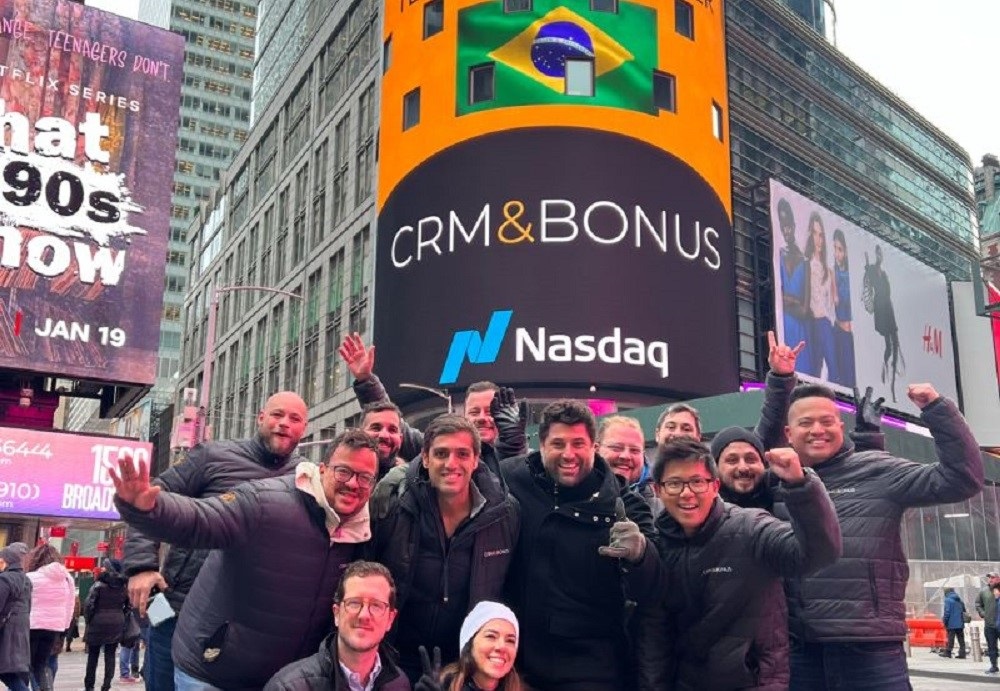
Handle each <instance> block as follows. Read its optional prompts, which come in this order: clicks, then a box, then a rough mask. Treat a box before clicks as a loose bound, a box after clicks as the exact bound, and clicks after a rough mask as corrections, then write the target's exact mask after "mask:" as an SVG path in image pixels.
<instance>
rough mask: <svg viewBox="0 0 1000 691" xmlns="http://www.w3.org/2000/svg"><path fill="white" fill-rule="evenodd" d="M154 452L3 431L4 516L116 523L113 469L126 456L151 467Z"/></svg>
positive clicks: (116, 442) (111, 441)
mask: <svg viewBox="0 0 1000 691" xmlns="http://www.w3.org/2000/svg"><path fill="white" fill-rule="evenodd" d="M152 450H153V446H152V444H149V443H147V442H141V441H137V440H135V439H117V438H114V437H90V436H84V435H81V434H63V433H57V432H39V431H36V430H29V429H19V428H12V427H0V513H16V514H29V515H33V516H68V517H76V518H100V519H107V520H117V519H118V512H117V511H115V506H114V502H113V500H114V494H115V488H114V485H113V484H112V482H111V476H110V475H108V468H111V467H117V463H118V460H119V459H120V458H122V457H123V456H125V455H126V454H127V455H130V456H131V457H132V458H133V460H141V461H143V462H144V463H146V464H148V463H149V461H150V457H151V455H152Z"/></svg>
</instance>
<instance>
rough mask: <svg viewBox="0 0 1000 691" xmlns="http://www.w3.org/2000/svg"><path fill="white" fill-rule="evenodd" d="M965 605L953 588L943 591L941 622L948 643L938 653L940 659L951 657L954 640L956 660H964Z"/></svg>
mask: <svg viewBox="0 0 1000 691" xmlns="http://www.w3.org/2000/svg"><path fill="white" fill-rule="evenodd" d="M965 617H966V614H965V603H964V602H962V598H960V597H959V596H958V593H956V592H955V589H954V588H945V589H944V614H942V615H941V621H942V622H944V628H945V629H947V631H948V643H947V645H946V646H945V649H944V650H943V651H941V653H939V654H940V655H941V657H951V651H952V650H953V649H954V648H955V639H956V638H957V639H958V655H957V656H956V659H958V660H964V659H965Z"/></svg>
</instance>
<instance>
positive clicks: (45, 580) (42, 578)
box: [24, 545, 76, 691]
mask: <svg viewBox="0 0 1000 691" xmlns="http://www.w3.org/2000/svg"><path fill="white" fill-rule="evenodd" d="M62 561H63V560H62V555H60V554H59V552H58V551H57V550H56V549H55V548H54V547H52V546H51V545H39V546H38V547H35V549H33V550H31V551H30V552H28V554H27V557H26V558H25V563H24V566H25V570H26V571H27V576H28V579H29V580H30V581H31V585H32V591H31V616H30V620H31V635H30V640H31V676H32V679H33V681H34V684H33V685H35V684H37V686H38V688H39V689H41V691H52V685H53V683H54V681H55V672H53V671H52V667H51V665H50V662H49V658H51V657H52V656H53V655H57V654H58V652H57V651H58V650H62V640H61V639H60V636H61V635H62V632H63V631H65V630H66V629H68V628H69V625H70V619H72V617H73V604H74V603H75V601H76V589H75V586H74V584H73V577H72V576H70V575H69V571H67V570H66V567H65V566H63V563H62Z"/></svg>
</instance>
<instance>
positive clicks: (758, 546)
mask: <svg viewBox="0 0 1000 691" xmlns="http://www.w3.org/2000/svg"><path fill="white" fill-rule="evenodd" d="M765 456H766V460H767V461H768V462H769V463H770V467H771V472H772V473H773V474H774V475H775V476H776V477H777V478H779V479H780V481H781V483H780V485H778V487H777V489H776V492H777V494H778V496H780V497H781V499H782V501H783V502H784V503H785V505H786V506H787V507H788V513H789V515H790V521H789V522H785V521H780V520H778V519H776V518H774V517H773V516H771V515H770V514H769V513H767V512H766V511H763V510H761V509H744V508H741V507H738V506H733V505H731V504H726V503H725V502H723V501H722V499H721V498H720V497H719V470H718V467H717V466H716V464H715V460H714V459H713V458H712V454H711V452H710V451H709V450H708V448H707V447H706V446H705V445H704V444H701V443H699V442H696V441H694V440H693V439H675V440H673V441H671V442H668V443H667V444H665V445H664V446H662V447H660V449H659V450H658V452H657V457H656V461H655V463H654V464H653V477H654V478H656V485H657V493H658V495H659V497H660V500H661V501H662V502H663V507H664V510H663V513H662V514H660V517H659V518H658V519H657V521H656V527H657V529H658V531H659V534H658V538H657V539H658V548H659V554H660V555H661V558H662V560H663V566H664V569H665V571H666V574H667V578H668V579H669V583H670V588H669V589H668V590H667V591H666V592H664V593H663V596H662V602H660V603H659V604H658V605H657V606H654V607H652V608H651V609H650V611H649V612H646V613H644V616H643V618H642V621H641V622H640V634H639V640H638V648H639V650H638V656H637V657H638V664H639V676H640V684H639V688H640V689H643V690H644V691H645V690H647V689H648V690H650V691H652V690H653V689H737V688H738V689H751V688H753V689H757V688H760V689H765V688H766V689H779V688H787V687H788V680H789V663H788V616H787V614H788V613H787V607H786V604H785V595H784V592H783V590H782V578H783V577H797V576H802V575H804V574H808V573H811V572H813V571H816V570H817V569H820V568H822V567H824V566H828V565H829V564H832V563H833V562H834V561H836V559H837V557H838V556H839V555H840V552H841V538H840V525H839V524H838V522H837V513H836V511H835V510H834V508H833V502H832V501H831V500H830V497H829V496H828V495H827V493H826V489H825V488H824V487H823V483H822V482H820V480H819V478H818V477H817V476H816V474H815V473H814V472H813V471H812V470H809V469H806V470H803V468H802V465H801V464H800V463H799V458H798V455H796V453H795V452H794V451H793V450H792V449H773V450H771V451H768V452H767V453H766V454H765Z"/></svg>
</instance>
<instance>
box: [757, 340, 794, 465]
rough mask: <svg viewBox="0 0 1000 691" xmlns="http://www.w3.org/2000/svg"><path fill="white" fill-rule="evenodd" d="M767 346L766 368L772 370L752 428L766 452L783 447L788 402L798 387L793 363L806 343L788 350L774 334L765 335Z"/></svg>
mask: <svg viewBox="0 0 1000 691" xmlns="http://www.w3.org/2000/svg"><path fill="white" fill-rule="evenodd" d="M767 344H768V354H767V364H768V365H769V366H770V368H771V369H770V371H769V372H768V373H767V377H766V379H765V386H764V403H763V404H762V405H761V409H760V419H759V420H758V421H757V426H756V427H755V428H754V434H756V435H757V438H758V439H760V440H761V442H762V443H763V444H764V448H765V449H773V448H775V447H778V446H784V445H785V444H786V441H785V425H786V424H787V421H788V399H789V397H790V396H791V395H792V389H794V388H795V385H796V384H797V383H798V379H797V378H796V377H795V360H796V358H798V356H799V353H801V352H802V349H803V348H805V347H806V342H805V341H800V342H799V344H798V345H796V346H795V347H794V348H789V347H788V346H786V345H784V344H782V343H778V339H777V337H775V335H774V332H773V331H768V332H767Z"/></svg>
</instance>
